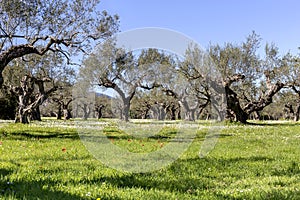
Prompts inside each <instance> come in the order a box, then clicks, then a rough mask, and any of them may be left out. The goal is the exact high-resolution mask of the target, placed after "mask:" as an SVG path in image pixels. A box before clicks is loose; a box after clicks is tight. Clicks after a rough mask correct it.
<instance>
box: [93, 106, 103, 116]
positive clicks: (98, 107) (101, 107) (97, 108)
mask: <svg viewBox="0 0 300 200" xmlns="http://www.w3.org/2000/svg"><path fill="white" fill-rule="evenodd" d="M103 108H104V105H102V104H101V105H98V106H96V108H95V112H96V117H97V119H101V118H102V116H103V114H102V110H103Z"/></svg>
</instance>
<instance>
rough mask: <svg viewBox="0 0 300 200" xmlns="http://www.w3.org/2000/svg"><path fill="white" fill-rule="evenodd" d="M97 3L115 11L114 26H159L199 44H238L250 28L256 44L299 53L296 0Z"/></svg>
mask: <svg viewBox="0 0 300 200" xmlns="http://www.w3.org/2000/svg"><path fill="white" fill-rule="evenodd" d="M100 8H101V9H105V10H107V11H108V12H109V13H110V14H118V15H119V16H120V21H121V23H120V29H121V31H127V30H131V29H135V28H143V27H161V28H168V29H172V30H176V31H179V32H181V33H183V34H185V35H187V36H189V37H191V38H193V39H194V40H196V41H197V42H198V43H199V44H200V45H201V46H202V47H207V46H208V45H209V43H210V42H211V43H212V44H216V43H217V44H221V45H222V44H224V43H225V42H233V43H240V42H242V41H244V40H245V38H246V36H247V35H249V34H250V33H251V32H252V31H255V32H256V33H257V34H259V35H260V36H261V38H262V39H263V40H262V45H263V46H264V44H265V43H266V42H269V43H271V42H274V43H275V44H276V45H277V46H278V47H279V50H280V53H282V54H284V53H286V52H288V51H291V52H292V53H294V54H296V53H299V52H300V51H298V47H300V23H299V20H300V1H299V0H186V1H182V0H172V1H171V0H102V2H101V3H100Z"/></svg>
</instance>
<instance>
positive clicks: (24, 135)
mask: <svg viewBox="0 0 300 200" xmlns="http://www.w3.org/2000/svg"><path fill="white" fill-rule="evenodd" d="M9 137H10V138H11V139H18V140H20V139H28V138H29V139H51V138H61V139H73V140H78V139H80V138H79V135H78V134H77V133H69V132H64V131H62V132H45V131H38V130H33V131H30V133H28V132H20V133H11V134H10V135H9Z"/></svg>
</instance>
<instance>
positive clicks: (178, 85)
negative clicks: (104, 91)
mask: <svg viewBox="0 0 300 200" xmlns="http://www.w3.org/2000/svg"><path fill="white" fill-rule="evenodd" d="M260 47H261V46H260V38H259V36H258V35H257V34H255V33H254V32H253V33H252V34H250V35H249V36H248V37H247V38H246V41H245V42H243V43H241V44H231V43H228V44H225V45H224V46H219V45H211V46H210V47H209V48H208V50H206V51H203V50H201V49H200V48H199V47H198V46H197V45H191V46H190V47H189V48H188V49H187V50H186V54H185V57H184V58H183V59H178V58H177V57H176V56H174V55H170V54H166V53H165V52H163V51H161V50H156V49H148V50H143V51H141V52H130V51H129V52H127V51H126V50H124V49H120V48H116V47H115V45H114V41H113V40H108V41H106V42H105V43H104V44H103V45H101V46H98V47H97V49H96V51H94V52H93V54H91V55H90V56H89V57H88V58H87V59H86V60H85V61H84V62H83V68H82V70H81V76H82V77H83V80H86V81H88V82H89V83H90V84H91V85H99V86H101V87H105V88H111V89H113V90H115V91H116V92H117V94H118V95H119V97H120V99H121V102H122V106H121V107H120V108H121V109H120V112H119V113H120V115H121V116H120V118H121V119H123V120H125V121H128V120H129V116H130V115H129V113H131V116H133V117H140V118H146V117H149V116H150V114H151V113H152V117H153V116H154V117H153V118H156V119H164V118H165V117H166V114H167V113H168V112H169V113H172V112H173V114H169V115H170V117H169V118H170V119H175V118H176V117H175V115H176V114H175V113H176V112H177V118H178V113H180V114H181V115H182V116H180V118H182V119H185V120H195V119H196V118H199V116H200V114H201V113H202V111H203V110H206V111H209V112H213V113H210V116H214V117H217V118H218V119H221V120H222V119H229V120H235V121H239V122H242V123H247V120H248V119H249V118H250V116H256V118H257V119H259V118H260V116H259V115H260V114H261V113H262V111H263V110H264V109H265V108H266V107H267V106H269V105H270V104H272V103H273V102H274V99H275V100H277V101H278V99H279V100H280V98H278V96H282V95H286V94H289V95H290V96H291V95H292V94H293V93H294V94H295V95H296V97H295V98H297V100H296V101H294V102H287V101H286V102H282V105H278V106H281V107H282V111H283V109H284V108H285V109H287V108H288V109H289V113H290V114H292V115H294V119H295V120H299V111H300V104H299V102H300V99H299V97H300V89H299V62H298V60H297V56H292V55H290V54H287V55H285V56H283V57H280V56H279V53H278V49H277V48H276V47H275V46H274V45H268V44H267V45H266V46H265V54H264V55H263V56H262V57H261V55H259V54H258V51H259V49H260ZM137 94H138V98H135V100H134V97H136V96H137ZM158 94H159V95H158ZM159 96H164V97H163V98H161V97H159ZM167 97H168V98H169V97H172V98H171V99H172V100H170V99H168V98H167ZM164 98H165V99H164ZM137 99H138V100H137ZM162 99H163V100H162ZM133 100H134V101H133ZM132 102H134V103H135V104H134V105H132ZM295 102H296V103H295ZM292 104H293V105H292ZM175 108H176V109H175ZM172 109H173V111H172ZM130 111H131V112H130Z"/></svg>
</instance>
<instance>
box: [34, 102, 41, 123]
mask: <svg viewBox="0 0 300 200" xmlns="http://www.w3.org/2000/svg"><path fill="white" fill-rule="evenodd" d="M31 119H32V120H36V121H42V118H41V112H40V106H37V107H36V108H35V109H32V111H31Z"/></svg>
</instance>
